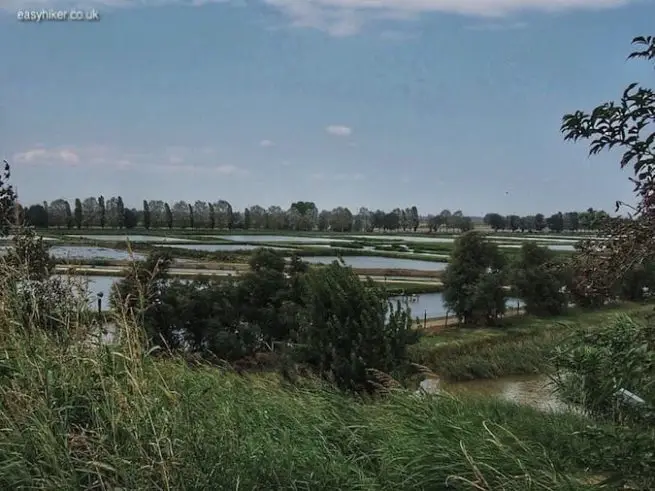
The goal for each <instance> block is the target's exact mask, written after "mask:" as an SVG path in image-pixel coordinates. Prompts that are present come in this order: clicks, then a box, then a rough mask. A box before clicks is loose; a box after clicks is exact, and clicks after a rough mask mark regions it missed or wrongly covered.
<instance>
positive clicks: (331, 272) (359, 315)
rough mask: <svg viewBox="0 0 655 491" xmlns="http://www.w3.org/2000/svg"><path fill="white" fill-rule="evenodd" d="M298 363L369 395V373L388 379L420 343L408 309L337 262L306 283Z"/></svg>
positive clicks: (309, 275) (312, 273)
mask: <svg viewBox="0 0 655 491" xmlns="http://www.w3.org/2000/svg"><path fill="white" fill-rule="evenodd" d="M302 283H303V285H302V304H303V309H302V311H301V312H300V319H301V320H300V328H299V332H298V343H299V349H298V357H299V360H300V361H302V362H303V363H307V364H309V365H310V366H312V367H314V368H315V369H316V370H317V371H318V373H320V374H321V375H323V376H325V377H326V378H328V379H329V380H331V381H332V382H334V383H335V384H336V385H337V386H339V387H341V388H343V389H346V390H356V391H359V390H363V389H370V388H371V387H370V385H369V380H370V370H376V371H380V372H383V373H390V372H391V371H393V370H396V369H401V368H402V366H403V365H404V364H405V363H407V359H408V356H407V346H408V345H410V344H413V343H415V342H416V341H418V332H417V331H415V330H414V329H412V318H411V313H410V310H409V309H408V308H405V309H402V308H401V306H400V302H398V303H397V306H396V308H395V309H394V308H393V306H392V305H391V304H390V303H389V302H388V301H387V299H386V295H385V294H384V292H383V290H381V289H380V288H379V287H377V286H376V285H375V284H374V283H373V282H372V281H370V280H369V281H367V282H362V281H361V280H360V279H359V278H358V276H357V275H356V274H355V273H354V272H353V270H352V269H351V268H347V267H344V266H342V265H340V264H339V263H337V262H334V263H333V264H331V265H329V266H326V267H324V268H320V269H316V270H311V271H309V272H308V273H306V274H305V275H304V276H303V279H302Z"/></svg>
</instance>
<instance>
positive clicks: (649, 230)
mask: <svg viewBox="0 0 655 491" xmlns="http://www.w3.org/2000/svg"><path fill="white" fill-rule="evenodd" d="M632 42H633V45H634V46H636V47H637V50H636V51H634V52H633V53H631V54H630V56H629V57H628V58H629V59H643V60H646V61H647V62H648V63H649V64H650V65H655V63H654V61H655V37H652V36H648V37H636V38H634V39H633V41H632ZM654 114H655V91H654V90H653V89H652V88H646V87H642V86H640V85H639V84H638V83H632V84H630V85H629V86H628V87H627V88H626V89H625V91H624V92H623V94H622V96H621V98H620V100H619V101H617V102H606V103H604V104H601V105H600V106H598V107H596V108H595V109H593V110H592V111H591V112H584V111H576V112H574V113H572V114H567V115H565V116H564V117H563V120H562V127H561V131H562V133H564V138H565V140H567V141H578V140H589V141H590V142H591V144H590V148H589V154H590V155H595V154H598V153H600V152H602V151H604V150H610V149H613V150H621V151H622V156H621V160H620V166H621V168H625V167H628V166H630V167H632V171H633V173H634V178H631V181H632V182H633V183H634V185H635V188H634V190H635V193H636V195H637V198H638V203H637V205H636V207H630V208H632V210H631V211H632V218H633V219H632V220H629V221H624V220H610V219H609V218H608V216H607V214H606V213H603V214H602V215H601V214H600V213H596V216H595V217H594V218H592V219H591V222H592V223H591V224H590V226H591V228H595V227H594V222H595V221H597V222H599V224H600V228H601V232H602V233H603V235H605V237H604V239H606V240H598V241H588V242H585V243H584V244H583V246H582V248H581V253H580V254H579V255H578V257H577V259H576V261H575V264H574V265H575V268H576V274H577V276H579V277H580V278H581V281H582V282H584V283H585V285H586V287H587V288H588V289H589V290H591V291H594V292H597V293H599V294H602V295H606V296H608V297H609V296H611V292H612V291H613V290H614V285H615V284H616V283H617V282H618V281H620V280H621V277H622V275H623V274H624V273H625V272H626V271H629V270H630V269H631V268H632V266H633V265H634V264H639V263H646V262H649V261H650V260H652V259H654V258H655V234H653V230H655V143H654V142H655V116H654ZM621 205H624V204H623V203H621V202H617V210H618V209H619V207H620V206H621ZM592 211H593V210H588V215H590V214H591V213H590V212H592Z"/></svg>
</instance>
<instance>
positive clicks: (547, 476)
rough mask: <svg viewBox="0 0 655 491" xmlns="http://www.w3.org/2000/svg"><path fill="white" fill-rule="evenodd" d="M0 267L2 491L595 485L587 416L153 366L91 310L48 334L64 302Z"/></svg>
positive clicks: (139, 338) (134, 341)
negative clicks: (23, 287)
mask: <svg viewBox="0 0 655 491" xmlns="http://www.w3.org/2000/svg"><path fill="white" fill-rule="evenodd" d="M2 273H6V274H3V275H1V276H0V278H1V279H0V293H2V295H0V346H1V347H2V353H1V354H0V489H28V488H29V489H34V488H38V489H52V490H61V489H116V488H124V489H166V490H171V489H189V490H192V489H230V490H233V489H326V490H328V489H330V490H332V489H361V490H382V489H385V490H386V489H389V490H397V489H477V490H480V489H484V490H491V489H494V490H495V489H506V490H517V491H518V490H521V491H522V490H530V489H539V490H573V489H591V485H588V484H584V483H582V481H581V477H582V475H583V474H584V472H585V470H586V469H587V468H588V467H590V466H591V467H592V468H593V467H598V466H595V463H594V462H587V461H586V460H585V456H586V455H588V454H589V452H588V450H589V447H590V443H589V442H588V441H586V440H585V439H583V438H581V437H579V436H577V435H578V434H579V433H578V431H579V430H580V429H581V428H582V427H583V426H584V425H585V422H584V421H583V420H581V419H579V418H578V417H575V416H572V415H545V414H540V413H538V412H537V411H535V410H531V409H527V408H521V407H518V406H516V405H511V404H501V403H499V402H494V401H484V400H464V401H460V400H455V399H451V398H448V397H412V396H411V395H410V394H409V393H408V392H406V391H402V390H396V391H393V392H391V393H390V394H388V395H386V396H383V397H382V398H381V399H379V400H376V401H373V400H363V399H353V398H350V397H348V396H346V395H343V394H340V393H338V392H336V391H334V390H333V389H331V388H330V387H327V386H325V385H323V384H320V383H319V382H315V381H306V382H305V383H302V384H300V385H294V386H291V385H289V384H288V383H286V382H284V381H282V380H280V379H279V378H278V377H277V376H275V375H270V374H269V375H257V376H254V375H252V376H245V377H240V376H237V375H235V374H234V373H232V372H230V371H227V370H219V369H217V368H215V367H210V366H205V365H201V364H190V363H189V362H188V361H184V360H182V359H180V358H175V357H172V356H154V355H153V354H152V353H151V352H150V351H149V350H148V349H147V347H146V346H145V344H144V336H143V333H142V330H141V328H140V327H139V326H138V325H137V324H136V323H135V322H134V321H133V320H132V319H130V318H128V317H126V316H125V315H121V314H116V315H115V316H114V318H113V319H111V321H112V323H113V328H114V330H115V339H114V342H113V343H112V344H111V345H108V344H102V343H99V341H98V337H99V328H100V327H101V326H99V325H97V324H94V323H93V320H92V316H91V315H90V313H88V312H86V310H85V302H77V303H75V302H71V303H70V304H66V308H67V309H68V310H69V314H68V315H57V316H56V317H55V318H51V319H50V320H51V324H48V325H49V326H50V328H49V329H48V330H46V329H44V328H43V327H44V325H45V324H44V319H46V318H48V316H50V315H51V313H52V314H55V313H58V314H61V313H65V310H62V309H59V310H58V309H56V308H55V307H56V304H55V303H57V304H61V305H63V304H62V301H63V300H65V298H59V299H57V298H54V299H50V297H46V300H43V299H42V301H36V302H35V303H31V304H30V303H27V304H26V303H25V302H23V301H22V300H21V301H19V300H20V299H18V298H16V296H17V293H16V289H15V288H13V285H14V283H13V282H15V281H17V279H18V277H17V276H16V275H14V273H13V272H10V271H4V270H3V271H2ZM20 298H23V297H20ZM66 298H68V299H70V297H66ZM51 300H52V303H47V302H49V301H51ZM43 302H46V303H43ZM39 308H45V309H46V311H42V312H35V309H39ZM75 309H77V310H75ZM26 312H29V313H30V314H33V315H25V313H26ZM96 318H97V317H96ZM62 333H65V334H66V335H65V336H62Z"/></svg>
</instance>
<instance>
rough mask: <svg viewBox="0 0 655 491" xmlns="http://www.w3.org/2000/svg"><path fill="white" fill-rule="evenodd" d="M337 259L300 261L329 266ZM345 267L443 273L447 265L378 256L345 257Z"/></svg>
mask: <svg viewBox="0 0 655 491" xmlns="http://www.w3.org/2000/svg"><path fill="white" fill-rule="evenodd" d="M338 259H339V258H338V257H336V256H313V257H303V258H302V260H303V261H305V262H308V263H310V264H331V263H332V262H333V261H337V260H338ZM343 260H344V262H345V263H346V265H347V266H352V267H353V268H355V269H414V270H419V271H443V270H444V269H446V266H448V263H439V262H432V261H420V260H418V259H398V258H393V257H378V256H345V257H344V258H343Z"/></svg>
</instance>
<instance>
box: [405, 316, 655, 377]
mask: <svg viewBox="0 0 655 491" xmlns="http://www.w3.org/2000/svg"><path fill="white" fill-rule="evenodd" d="M653 308H654V306H653V305H652V304H648V305H643V304H621V305H620V306H614V307H607V308H605V309H602V310H600V311H595V312H584V311H581V310H577V309H572V310H571V311H570V312H569V314H568V315H564V316H561V317H555V318H549V319H538V318H534V317H530V316H519V317H513V318H507V319H505V321H504V322H505V325H504V326H503V327H500V328H493V329H492V328H452V329H446V330H442V331H438V332H436V333H432V334H428V335H425V336H423V337H422V339H421V342H420V344H419V345H416V346H413V347H412V348H411V357H412V361H414V362H415V363H417V364H419V365H424V366H426V367H428V368H429V369H430V370H432V371H434V372H435V373H436V374H438V375H439V376H440V377H442V378H444V379H447V380H453V381H460V380H473V379H483V378H497V377H503V376H509V375H524V374H537V373H548V372H549V371H550V368H551V367H550V362H549V358H550V354H551V352H552V350H553V348H554V347H555V346H556V345H557V344H559V343H560V342H562V341H563V340H564V339H565V338H566V337H567V336H568V335H569V334H570V333H571V332H572V331H573V330H574V329H576V328H590V327H593V326H594V325H599V324H602V323H605V322H608V319H610V318H611V317H613V316H615V315H617V314H620V313H628V314H630V315H633V316H643V315H645V314H646V313H649V312H652V311H653Z"/></svg>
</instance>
